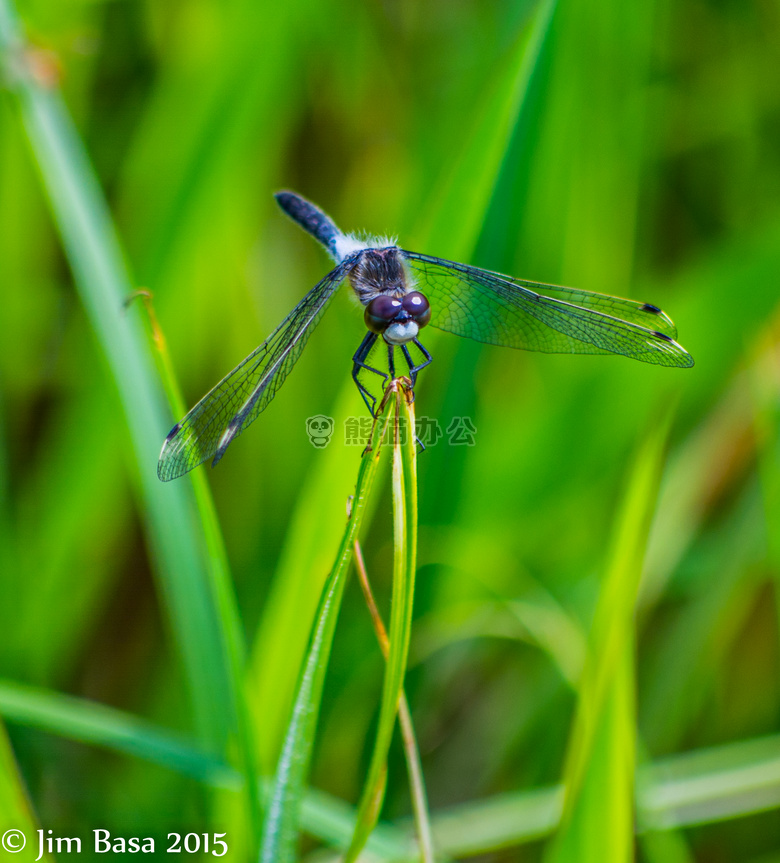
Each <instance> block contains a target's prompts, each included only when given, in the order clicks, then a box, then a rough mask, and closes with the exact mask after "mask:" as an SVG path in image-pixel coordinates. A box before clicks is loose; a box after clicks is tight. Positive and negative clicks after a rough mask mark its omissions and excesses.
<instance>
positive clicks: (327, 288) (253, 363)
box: [157, 192, 693, 481]
mask: <svg viewBox="0 0 780 863" xmlns="http://www.w3.org/2000/svg"><path fill="white" fill-rule="evenodd" d="M276 200H277V202H278V203H279V205H280V206H281V208H282V209H283V210H284V211H285V212H286V213H287V214H288V215H289V216H290V217H291V218H292V219H293V220H294V221H296V222H297V223H298V224H299V225H300V226H301V227H302V228H303V229H304V230H305V231H307V232H308V233H310V234H311V235H312V236H313V237H315V239H317V240H318V241H319V242H320V243H322V245H323V246H325V248H326V249H327V250H328V252H329V253H330V254H331V256H332V257H333V258H334V259H335V261H336V266H335V268H334V269H333V270H331V271H330V273H328V275H327V276H325V278H324V279H323V280H322V281H321V282H319V283H318V284H317V285H315V286H314V287H313V288H312V289H311V290H310V291H309V293H308V294H306V296H305V297H304V298H303V299H302V300H301V302H300V303H298V305H297V306H296V307H295V308H294V309H293V310H292V311H291V312H290V314H289V315H288V316H287V317H286V318H285V319H284V320H283V321H282V323H281V324H279V326H278V327H277V328H276V329H275V330H274V331H273V332H272V333H271V335H270V336H269V337H268V338H267V339H266V340H265V341H264V342H263V343H262V344H261V345H260V346H259V347H257V348H256V349H255V350H254V351H253V352H252V353H251V354H250V355H249V356H248V357H246V359H244V360H243V361H242V362H241V363H240V364H239V365H238V366H236V368H235V369H233V371H232V372H230V373H229V374H228V375H227V376H226V377H225V378H223V379H222V380H221V381H220V382H219V383H218V384H217V385H216V386H215V387H214V388H213V389H212V390H211V391H210V392H208V393H207V394H206V395H205V396H204V397H203V398H202V399H201V400H200V401H199V402H198V404H196V405H195V407H194V408H193V409H192V410H191V411H190V412H189V413H188V414H187V416H186V417H184V419H183V420H181V422H178V423H176V425H175V426H174V427H173V428H172V429H171V432H170V434H169V435H168V437H167V438H166V439H165V442H164V443H163V447H162V452H161V453H160V460H159V463H158V466H157V475H158V476H159V478H160V479H161V480H163V481H167V480H171V479H174V478H176V477H178V476H182V475H183V474H185V473H187V471H189V470H191V469H192V468H194V467H196V466H197V465H199V464H202V463H203V462H204V461H207V460H208V459H213V461H212V465H215V464H216V463H217V462H218V461H219V460H220V459H221V458H222V456H223V455H224V454H225V451H226V449H227V447H228V446H229V445H230V443H231V442H232V441H233V440H234V439H235V438H236V437H238V435H239V434H241V432H242V431H243V430H244V429H245V428H246V427H247V426H248V425H250V423H252V422H253V421H254V420H255V419H256V418H257V417H258V416H259V414H260V413H262V411H263V410H264V409H265V408H266V407H267V406H268V404H269V402H270V401H271V399H273V397H274V395H275V394H276V391H277V390H278V389H279V387H280V386H281V384H282V383H283V381H284V379H285V378H286V377H287V375H288V374H289V373H290V371H291V370H292V367H293V366H294V365H295V363H296V361H297V359H298V357H299V356H300V355H301V352H302V351H303V348H304V346H305V345H306V342H307V341H308V338H309V336H310V335H311V333H312V331H313V330H314V328H315V327H316V326H317V324H318V323H319V321H320V319H321V317H322V315H323V313H324V312H325V309H326V308H327V306H328V304H329V303H330V301H331V299H332V298H333V295H334V294H335V292H336V290H337V288H338V287H339V285H340V284H341V283H342V282H344V281H348V282H349V284H350V286H351V288H352V290H353V291H354V293H355V295H356V297H357V298H358V300H359V301H360V302H361V303H362V305H363V306H364V320H365V324H366V328H367V330H368V332H367V334H366V336H365V338H364V339H363V341H362V342H361V344H360V347H359V348H358V349H357V351H356V352H355V354H354V356H353V357H352V377H353V379H354V381H355V384H356V385H357V387H358V390H359V391H360V394H361V395H362V396H363V399H364V401H365V402H366V405H367V406H368V408H369V410H370V411H371V412H372V413H373V411H374V405H375V397H374V396H373V395H372V393H371V392H370V390H369V389H368V388H367V387H366V385H365V383H364V381H365V375H367V374H375V375H380V376H381V377H383V378H384V379H387V378H388V374H387V373H385V372H382V371H380V370H379V369H376V368H373V367H372V366H370V365H368V363H367V359H368V356H369V354H370V353H371V350H372V348H374V346H375V345H376V343H377V341H378V340H379V339H381V340H382V343H383V344H384V345H385V347H386V349H387V359H388V367H389V372H390V375H389V376H391V377H395V374H396V368H395V359H396V355H395V354H396V351H398V352H399V353H400V355H401V358H402V360H401V361H402V363H403V364H404V365H405V367H406V368H405V369H404V372H403V373H404V374H407V375H408V376H409V378H410V379H411V381H412V386H414V384H415V383H416V380H417V374H418V372H419V371H420V370H421V369H423V368H424V367H425V366H427V365H428V364H429V363H430V362H431V355H430V354H429V353H428V351H427V350H426V349H425V348H424V347H423V345H422V344H421V343H420V341H419V340H418V336H419V334H420V330H421V329H422V328H423V327H425V326H426V325H427V324H429V323H430V325H431V326H433V327H436V328H437V329H441V330H445V331H446V332H450V333H454V334H455V335H459V336H464V337H466V338H469V339H474V340H475V341H478V342H484V343H485V344H492V345H502V346H505V347H511V348H518V349H522V350H533V351H544V352H546V353H584V354H620V355H622V356H626V357H631V358H632V359H636V360H640V361H642V362H647V363H653V364H655V365H661V366H672V367H678V368H687V367H690V366H692V365H693V357H691V355H690V354H689V353H688V352H687V351H686V350H685V349H684V348H683V347H682V346H681V345H679V344H678V343H677V342H676V341H675V339H676V337H677V331H676V329H675V326H674V324H673V323H672V321H671V319H670V318H669V317H668V316H667V315H666V314H665V313H664V312H662V311H661V309H659V308H658V306H654V305H652V304H650V303H641V302H637V301H635V300H627V299H622V298H620V297H611V296H608V295H606V294H595V293H591V292H589V291H581V290H577V289H575V288H566V287H562V286H559V285H546V284H543V283H541V282H528V281H525V280H523V279H516V278H513V277H511V276H504V275H501V274H499V273H493V272H490V271H488V270H481V269H479V268H477V267H471V266H468V265H467V264H459V263H456V262H454V261H446V260H443V259H442V258H436V257H432V256H430V255H423V254H419V253H417V252H409V251H406V250H405V249H401V248H399V247H398V246H396V245H395V243H394V242H393V241H391V240H388V239H368V240H360V239H358V238H356V237H354V236H352V235H350V234H344V233H342V232H341V231H340V230H339V229H338V228H337V227H336V225H335V224H334V222H333V221H332V220H331V219H330V218H329V217H328V216H327V215H325V213H323V212H322V210H320V209H319V208H318V207H315V206H314V204H311V203H309V201H306V200H304V199H303V198H301V197H300V196H299V195H296V194H295V193H293V192H279V193H278V194H277V195H276ZM411 349H414V351H415V353H416V354H419V356H418V357H417V358H414V357H413V355H412V352H411Z"/></svg>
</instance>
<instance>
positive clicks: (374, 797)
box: [345, 387, 417, 863]
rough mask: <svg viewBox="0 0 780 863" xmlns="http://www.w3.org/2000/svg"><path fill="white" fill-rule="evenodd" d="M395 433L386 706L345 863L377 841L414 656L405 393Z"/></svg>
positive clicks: (411, 464) (411, 439)
mask: <svg viewBox="0 0 780 863" xmlns="http://www.w3.org/2000/svg"><path fill="white" fill-rule="evenodd" d="M394 400H395V403H396V408H395V411H394V419H395V423H394V429H393V432H394V434H393V546H394V548H393V590H392V604H391V610H390V631H389V636H390V649H389V653H388V656H387V662H386V664H385V677H384V684H383V687H382V703H381V705H380V708H379V722H378V726H377V732H376V741H375V743H374V751H373V753H372V756H371V763H370V765H369V768H368V775H367V777H366V781H365V785H364V787H363V794H362V797H361V801H360V805H359V807H358V815H357V823H356V825H355V833H354V836H353V837H352V842H351V844H350V847H349V850H348V851H347V854H346V857H345V863H352V861H354V860H356V859H357V856H358V854H359V853H360V852H361V850H362V849H363V847H364V845H365V844H366V840H367V839H368V837H369V836H370V835H371V831H372V830H373V829H374V826H375V825H376V823H377V821H378V819H379V812H380V810H381V808H382V801H383V799H384V793H385V785H386V781H387V753H388V751H389V749H390V741H391V739H392V736H393V728H394V727H395V720H396V714H397V712H398V702H399V699H400V697H401V693H402V691H403V683H404V674H405V673H406V663H407V658H408V655H409V637H410V634H411V629H412V607H413V603H414V576H415V572H416V569H417V444H416V440H415V436H414V407H413V405H412V404H411V403H410V401H409V400H408V398H407V392H406V390H405V389H403V388H400V387H399V388H396V390H395V393H394Z"/></svg>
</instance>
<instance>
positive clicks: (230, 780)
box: [0, 680, 240, 788]
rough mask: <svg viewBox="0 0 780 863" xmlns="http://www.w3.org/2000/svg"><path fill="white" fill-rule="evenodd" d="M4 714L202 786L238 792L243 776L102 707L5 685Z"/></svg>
mask: <svg viewBox="0 0 780 863" xmlns="http://www.w3.org/2000/svg"><path fill="white" fill-rule="evenodd" d="M0 713H2V715H3V716H4V717H5V719H7V720H10V721H12V722H16V723H18V724H20V725H28V726H32V727H34V728H41V729H43V730H45V731H49V732H51V733H53V734H57V735H59V736H61V737H65V738H67V739H69V740H77V741H79V742H80V743H88V744H91V745H93V746H100V747H103V748H105V749H111V750H113V751H114V752H122V753H124V754H125V755H132V756H134V757H136V758H143V759H145V760H146V761H151V762H153V763H155V764H160V765H162V766H163V767H167V768H169V769H170V770H175V771H177V772H178V773H182V774H183V775H185V776H190V777H192V778H193V779H197V780H198V781H200V782H206V783H208V784H214V785H218V786H222V785H224V786H226V787H233V788H235V787H237V786H238V785H239V784H240V779H239V774H237V773H236V772H235V771H233V770H231V769H230V768H229V767H228V766H227V765H225V764H223V763H222V762H221V761H219V760H218V759H216V758H214V757H213V756H212V755H208V754H206V753H203V752H200V751H199V750H198V749H197V748H196V747H195V746H194V745H193V744H192V743H190V742H188V741H187V740H186V739H181V740H180V739H178V738H177V737H176V736H175V735H173V734H171V733H170V732H167V731H161V730H159V729H158V728H156V727H155V726H153V725H152V724H151V723H149V722H146V721H144V720H143V719H140V718H139V717H136V716H133V715H132V714H129V713H124V712H123V711H120V710H115V709H114V708H112V707H106V706H104V705H102V704H98V703H96V702H90V701H85V700H84V699H80V698H73V697H72V696H69V695H63V694H62V693H59V692H54V691H52V690H48V689H38V688H36V687H32V686H25V685H23V684H21V683H16V682H15V681H11V680H0Z"/></svg>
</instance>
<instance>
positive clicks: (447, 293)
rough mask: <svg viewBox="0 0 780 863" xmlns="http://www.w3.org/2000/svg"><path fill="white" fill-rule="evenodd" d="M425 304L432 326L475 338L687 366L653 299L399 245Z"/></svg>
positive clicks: (666, 319)
mask: <svg viewBox="0 0 780 863" xmlns="http://www.w3.org/2000/svg"><path fill="white" fill-rule="evenodd" d="M402 254H403V255H404V257H405V258H406V260H407V262H408V264H409V267H410V270H411V272H412V275H413V277H414V279H415V281H416V282H417V285H418V287H419V288H420V290H422V291H423V292H424V293H425V294H426V296H427V297H428V299H429V301H430V303H431V312H432V315H431V325H432V326H435V327H438V328H439V329H442V330H446V331H447V332H451V333H455V334H456V335H459V336H466V337H467V338H470V339H474V340H476V341H478V342H485V343H487V344H493V345H503V346H506V347H512V348H521V349H524V350H531V351H544V352H546V353H577V354H583V353H584V354H610V353H612V354H622V355H623V356H627V357H632V358H634V359H637V360H641V361H643V362H646V363H655V364H657V365H663V366H678V367H682V368H685V367H688V366H692V365H693V357H691V355H690V354H689V353H688V352H687V351H686V350H685V349H684V348H683V347H682V346H681V345H679V344H677V342H676V341H675V340H674V339H675V336H676V335H677V331H676V329H675V326H674V324H673V323H672V321H671V319H670V318H669V317H668V316H667V315H666V314H664V312H662V311H661V310H660V309H659V308H658V307H657V306H653V305H650V304H649V303H640V302H637V301H635V300H626V299H622V298H620V297H611V296H608V295H606V294H595V293H590V292H589V291H580V290H575V289H573V288H564V287H559V286H557V285H545V284H542V283H539V282H526V281H523V280H521V279H513V278H510V277H508V276H502V275H499V274H498V273H491V272H489V271H488V270H480V269H478V268H477V267H469V266H467V265H466V264H458V263H455V262H452V261H444V260H441V259H440V258H433V257H429V256H427V255H420V254H418V253H416V252H406V251H404V252H402Z"/></svg>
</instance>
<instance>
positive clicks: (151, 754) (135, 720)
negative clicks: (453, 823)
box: [0, 680, 411, 860]
mask: <svg viewBox="0 0 780 863" xmlns="http://www.w3.org/2000/svg"><path fill="white" fill-rule="evenodd" d="M0 715H2V716H3V717H4V718H5V719H6V720H7V721H9V722H13V723H16V724H18V725H23V726H26V727H29V728H38V729H40V730H42V731H46V732H48V733H49V734H54V735H57V736H58V737H62V738H64V739H66V740H75V741H78V742H79V743H82V744H86V745H90V746H97V747H100V748H101V749H105V750H107V751H110V752H117V753H120V754H122V755H129V756H131V757H133V758H139V759H142V760H144V761H147V762H149V763H151V764H157V765H159V766H161V767H165V768H167V769H168V770H173V771H175V772H177V773H179V774H180V775H182V776H187V777H189V778H191V779H194V780H196V781H198V782H202V783H204V784H205V785H208V786H210V787H212V788H215V789H220V790H221V789H224V790H227V791H232V792H235V791H238V790H239V789H240V788H241V785H242V780H243V777H242V775H241V774H240V773H239V772H238V771H236V770H234V769H233V768H232V767H231V766H230V765H229V764H227V763H225V762H223V761H220V760H218V759H216V758H214V757H213V756H211V755H208V754H206V753H204V752H202V751H201V750H200V749H198V748H197V746H196V743H195V741H190V740H188V739H187V738H184V737H180V736H178V735H176V734H175V733H173V732H170V731H168V730H167V729H163V728H159V727H158V726H156V725H153V724H152V723H150V722H147V721H145V720H143V719H141V718H140V717H137V716H134V715H133V714H130V713H125V712H123V711H121V710H116V709H115V708H113V707H106V706H105V705H103V704H98V703H96V702H93V701H87V700H86V699H83V698H74V697H73V696H70V695H64V694H62V693H60V692H54V691H53V690H49V689H40V688H38V687H33V686H27V685H24V684H21V683H17V682H15V681H12V680H0ZM7 775H9V776H10V775H11V774H10V773H8V774H7ZM270 790H271V781H270V780H267V779H264V780H262V781H261V782H260V783H259V784H258V791H262V792H263V794H264V795H265V796H267V795H268V794H269V793H270ZM2 795H3V792H2V790H0V802H2V801H3V799H4V798H3V796H2ZM8 799H10V798H8ZM14 811H15V810H13V809H12V808H10V807H0V817H2V815H3V814H5V813H6V812H14ZM354 822H355V816H354V810H353V809H352V807H351V806H349V805H348V804H346V803H344V802H343V801H341V800H337V799H335V798H333V797H330V796H329V795H327V794H324V793H323V792H321V791H314V790H309V791H307V792H306V794H305V796H304V799H303V802H302V805H301V828H302V829H303V830H305V831H306V832H307V833H309V834H310V835H311V836H316V837H317V838H319V839H322V840H323V841H324V842H328V843H329V844H331V845H337V846H342V847H346V845H347V843H348V842H349V840H350V837H351V836H352V829H353V826H354ZM17 823H18V824H21V823H22V822H21V821H18V822H17ZM370 847H371V853H372V854H374V855H375V856H376V857H377V858H378V859H381V860H398V859H404V858H406V857H408V856H409V853H410V851H409V849H410V847H411V843H410V841H409V840H408V839H407V838H406V835H405V833H404V832H403V831H402V829H401V828H396V827H393V826H391V825H389V824H382V825H381V828H380V829H378V830H376V831H375V833H374V835H373V836H372V837H371V843H370Z"/></svg>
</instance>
